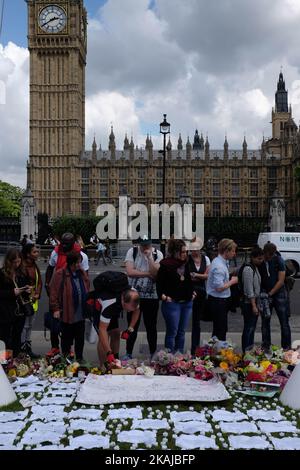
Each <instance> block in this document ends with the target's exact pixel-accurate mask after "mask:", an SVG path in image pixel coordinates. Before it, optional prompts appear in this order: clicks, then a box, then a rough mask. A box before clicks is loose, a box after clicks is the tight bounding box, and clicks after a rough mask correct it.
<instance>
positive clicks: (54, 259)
mask: <svg viewBox="0 0 300 470" xmlns="http://www.w3.org/2000/svg"><path fill="white" fill-rule="evenodd" d="M80 254H81V256H82V261H81V263H80V267H81V269H83V270H84V271H88V270H89V259H88V257H87V255H86V254H85V253H83V251H81V252H80ZM57 258H58V254H57V253H56V251H55V250H53V251H52V253H51V256H50V259H49V265H50V266H51V267H52V268H55V266H56V263H57Z"/></svg>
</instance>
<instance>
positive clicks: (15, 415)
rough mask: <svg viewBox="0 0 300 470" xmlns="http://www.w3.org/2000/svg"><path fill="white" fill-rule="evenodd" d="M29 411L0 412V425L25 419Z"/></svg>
mask: <svg viewBox="0 0 300 470" xmlns="http://www.w3.org/2000/svg"><path fill="white" fill-rule="evenodd" d="M28 413H29V410H25V411H1V412H0V423H7V422H8V421H18V420H22V419H25V418H26V416H27V415H28Z"/></svg>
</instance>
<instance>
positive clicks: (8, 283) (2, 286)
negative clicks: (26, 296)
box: [0, 269, 28, 324]
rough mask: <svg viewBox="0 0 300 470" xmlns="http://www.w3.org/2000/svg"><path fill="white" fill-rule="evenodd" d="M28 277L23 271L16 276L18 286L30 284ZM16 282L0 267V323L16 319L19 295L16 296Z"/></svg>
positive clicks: (11, 321)
mask: <svg viewBox="0 0 300 470" xmlns="http://www.w3.org/2000/svg"><path fill="white" fill-rule="evenodd" d="M27 281H28V279H27V278H26V276H24V275H23V274H22V273H19V275H17V277H16V283H17V285H18V287H23V286H25V285H26V284H28V282H27ZM15 287H16V286H15V284H14V283H13V281H12V279H10V278H9V277H7V276H5V274H4V271H3V269H0V323H2V324H3V323H13V322H14V321H15V320H16V316H15V314H16V311H17V309H18V306H17V297H16V296H15V293H14V289H15Z"/></svg>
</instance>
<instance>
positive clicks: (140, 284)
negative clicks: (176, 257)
mask: <svg viewBox="0 0 300 470" xmlns="http://www.w3.org/2000/svg"><path fill="white" fill-rule="evenodd" d="M133 250H134V248H130V249H129V250H128V251H127V254H126V257H125V263H126V262H127V261H129V262H130V263H133V265H134V268H135V269H136V270H137V271H142V272H147V271H149V261H148V259H147V258H146V256H145V255H144V254H143V253H142V252H141V250H140V248H139V247H138V251H137V254H136V258H135V260H134V258H133ZM155 251H156V254H157V258H156V260H155V263H159V262H160V261H161V260H162V259H163V254H162V252H161V251H159V250H155V248H152V253H153V252H155ZM128 282H129V285H130V286H131V287H134V288H135V289H136V290H137V291H138V293H139V295H140V298H141V299H157V298H158V297H157V292H156V285H155V281H153V279H151V278H150V277H129V276H128Z"/></svg>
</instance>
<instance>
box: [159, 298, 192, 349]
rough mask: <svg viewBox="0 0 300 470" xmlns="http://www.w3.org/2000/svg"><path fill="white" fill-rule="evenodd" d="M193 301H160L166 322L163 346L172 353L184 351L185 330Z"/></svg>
mask: <svg viewBox="0 0 300 470" xmlns="http://www.w3.org/2000/svg"><path fill="white" fill-rule="evenodd" d="M192 309H193V301H192V300H190V301H189V302H182V303H180V302H165V301H163V302H162V306H161V311H162V314H163V317H164V319H165V322H166V337H165V347H166V348H167V349H169V350H170V351H171V352H172V353H174V352H176V351H179V352H181V353H183V352H184V340H185V330H186V327H187V325H188V322H189V320H190V318H191V314H192Z"/></svg>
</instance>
